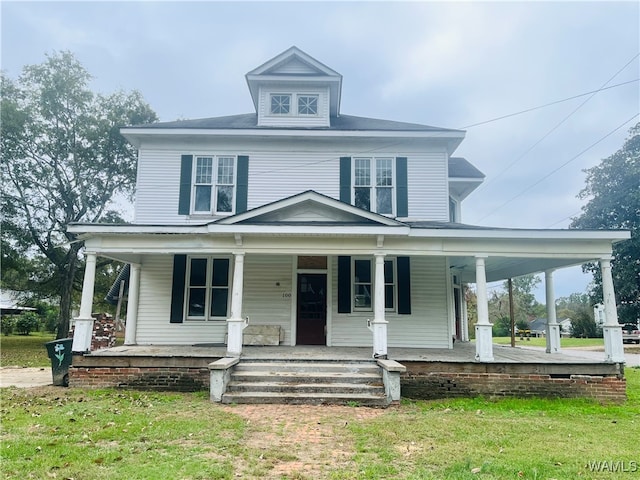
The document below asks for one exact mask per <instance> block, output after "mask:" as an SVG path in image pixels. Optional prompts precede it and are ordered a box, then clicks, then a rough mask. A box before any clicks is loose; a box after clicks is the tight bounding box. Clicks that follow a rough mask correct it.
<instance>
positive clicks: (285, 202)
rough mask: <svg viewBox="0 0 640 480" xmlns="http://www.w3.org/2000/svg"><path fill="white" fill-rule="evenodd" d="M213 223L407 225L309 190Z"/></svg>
mask: <svg viewBox="0 0 640 480" xmlns="http://www.w3.org/2000/svg"><path fill="white" fill-rule="evenodd" d="M213 224H215V225H239V224H252V225H256V224H262V225H264V224H277V225H287V224H290V225H291V224H295V225H302V224H313V225H332V224H333V225H384V226H405V225H406V224H404V223H402V222H399V221H397V220H394V219H392V218H389V217H385V216H384V215H380V214H377V213H373V212H368V211H366V210H362V209H360V208H357V207H354V206H353V205H350V204H348V203H344V202H341V201H339V200H336V199H335V198H331V197H328V196H326V195H322V194H320V193H318V192H315V191H313V190H307V191H305V192H302V193H299V194H296V195H292V196H290V197H287V198H283V199H281V200H277V201H275V202H272V203H268V204H266V205H262V206H260V207H257V208H254V209H252V210H248V211H246V212H243V213H239V214H236V215H232V216H230V217H223V218H221V219H218V220H214V221H213V222H211V223H210V225H213Z"/></svg>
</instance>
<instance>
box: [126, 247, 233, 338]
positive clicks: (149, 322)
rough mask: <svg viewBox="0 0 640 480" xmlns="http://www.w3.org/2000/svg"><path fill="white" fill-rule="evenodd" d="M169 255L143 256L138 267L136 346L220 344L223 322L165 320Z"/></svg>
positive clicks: (168, 299) (224, 330) (168, 308)
mask: <svg viewBox="0 0 640 480" xmlns="http://www.w3.org/2000/svg"><path fill="white" fill-rule="evenodd" d="M172 273H173V256H172V255H162V256H153V257H145V259H144V261H143V262H142V268H141V270H140V297H139V299H140V300H139V306H138V331H137V342H138V344H140V345H148V344H153V345H192V344H195V343H223V342H224V336H225V334H226V333H227V322H225V321H215V322H199V321H188V322H184V323H169V313H170V311H171V283H172Z"/></svg>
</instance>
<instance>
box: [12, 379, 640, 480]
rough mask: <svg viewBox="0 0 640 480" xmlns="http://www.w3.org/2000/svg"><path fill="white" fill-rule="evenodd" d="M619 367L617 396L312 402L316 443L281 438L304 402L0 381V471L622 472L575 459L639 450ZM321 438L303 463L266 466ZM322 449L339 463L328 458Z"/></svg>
mask: <svg viewBox="0 0 640 480" xmlns="http://www.w3.org/2000/svg"><path fill="white" fill-rule="evenodd" d="M625 373H626V375H627V379H628V400H627V401H626V403H625V404H623V405H601V404H599V403H597V402H594V401H590V400H584V399H572V400H571V399H561V400H548V399H502V400H496V401H488V400H486V399H482V398H475V399H459V400H440V401H403V402H402V404H401V405H400V406H399V407H397V408H390V409H388V410H384V411H380V412H379V415H377V416H376V415H374V416H362V415H361V414H362V411H363V409H361V408H346V409H342V410H340V411H338V412H337V413H333V411H330V410H324V412H327V413H326V415H332V417H331V425H332V426H331V430H330V431H329V432H328V433H327V434H326V438H328V439H330V441H329V443H328V444H326V445H325V444H323V443H318V437H317V436H316V437H313V436H311V437H308V438H307V437H305V436H300V435H298V436H297V437H293V438H294V439H293V440H292V442H293V443H287V436H288V435H289V432H291V431H292V428H293V427H292V422H296V421H298V422H300V423H304V421H307V420H308V418H307V416H308V415H310V413H309V410H301V413H300V417H299V418H298V419H297V420H296V419H295V418H292V415H289V414H287V415H280V416H277V417H276V418H273V419H269V420H268V421H266V422H263V423H261V424H260V425H256V423H255V422H251V421H248V420H245V419H242V418H241V417H240V416H239V415H236V414H235V413H233V410H234V409H233V408H231V409H228V408H224V407H222V406H220V405H218V404H212V403H210V402H209V399H208V397H207V394H206V393H195V394H177V393H145V392H132V391H122V390H97V391H96V390H82V389H74V388H70V389H65V388H54V387H47V388H41V389H32V390H31V389H16V388H4V389H0V413H1V415H2V422H1V424H0V468H1V473H2V478H7V479H23V478H74V479H75V480H86V479H94V478H104V479H120V478H127V479H156V478H164V479H234V478H245V479H258V478H283V479H284V478H286V479H292V478H296V479H310V478H320V479H322V478H328V479H341V480H342V479H378V478H393V479H504V478H514V479H516V478H518V479H519V478H524V479H551V478H557V479H560V478H562V479H571V478H584V479H597V478H606V479H628V478H634V475H633V474H631V473H628V472H627V473H620V472H618V473H611V472H606V473H596V472H592V471H590V470H589V468H588V467H587V463H588V462H590V461H592V462H595V461H605V460H606V461H609V462H625V463H624V465H626V466H627V468H629V467H631V466H632V463H631V462H640V458H638V449H637V442H636V441H635V439H637V438H640V369H637V368H636V369H632V368H628V369H626V371H625ZM255 408H256V409H258V412H260V410H259V409H260V408H261V407H260V406H257V407H255ZM293 408H296V407H293ZM317 408H319V409H323V408H326V407H317ZM270 411H271V412H274V410H270ZM276 411H277V410H276ZM292 411H294V410H290V411H289V412H292ZM321 415H324V413H322V414H321ZM335 415H338V416H339V417H338V418H336V417H335ZM321 418H322V417H321ZM320 423H322V424H328V423H329V420H327V419H325V420H318V425H319V424H320ZM313 425H315V423H314V424H313ZM314 438H315V439H314ZM323 438H324V437H323ZM268 439H281V441H282V442H283V443H280V444H279V445H280V447H278V444H277V443H273V442H274V441H275V440H268ZM321 448H326V455H324V456H322V455H320V456H318V457H317V458H319V459H324V460H317V461H318V462H320V461H321V462H322V465H321V466H320V467H319V468H320V469H319V470H316V471H315V472H314V473H313V475H311V474H307V473H305V470H304V469H303V468H301V469H300V470H297V471H293V472H291V471H290V472H289V473H288V474H283V473H282V471H279V470H278V469H277V467H278V466H281V465H283V464H287V463H288V464H295V463H296V462H297V461H298V460H299V456H301V454H300V452H301V451H304V450H314V451H317V450H318V449H321ZM336 451H341V452H343V451H347V452H348V458H349V461H348V462H342V463H340V462H333V461H332V460H331V459H332V458H333V457H332V455H333V454H334V453H335V452H336ZM317 472H322V473H321V474H317Z"/></svg>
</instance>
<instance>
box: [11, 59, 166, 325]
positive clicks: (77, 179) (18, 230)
mask: <svg viewBox="0 0 640 480" xmlns="http://www.w3.org/2000/svg"><path fill="white" fill-rule="evenodd" d="M90 80H91V76H90V74H89V73H88V72H87V70H86V69H85V68H84V67H83V66H82V65H81V64H80V62H79V61H78V60H77V59H76V58H75V57H74V55H73V54H72V53H70V52H60V53H54V54H52V55H48V56H47V57H46V60H45V61H44V62H43V63H42V64H39V65H31V66H26V67H24V69H23V72H22V74H21V75H20V76H19V78H17V79H16V80H12V79H10V78H9V77H8V76H7V75H5V74H3V75H2V105H1V116H2V117H1V121H2V136H1V139H2V140H1V141H2V144H1V147H2V153H1V159H2V183H3V190H4V192H3V193H4V194H3V198H2V242H3V250H5V248H6V250H7V251H8V252H9V253H10V254H11V255H12V256H13V257H12V258H13V259H16V258H19V256H20V255H21V256H23V257H27V258H29V259H30V260H31V261H32V265H34V264H36V263H34V262H38V261H42V260H43V259H46V266H45V267H44V268H41V269H39V271H38V272H37V274H38V275H40V276H44V277H46V278H42V279H41V280H40V281H51V280H52V279H53V280H54V283H55V285H56V287H57V292H58V298H59V302H60V319H59V325H58V330H57V335H58V337H59V338H60V337H65V336H67V332H68V330H69V320H70V317H71V310H72V293H73V289H74V286H76V287H77V286H78V285H79V284H80V283H81V273H82V268H83V262H82V258H81V256H80V254H79V253H80V249H81V248H82V243H81V242H78V241H77V239H76V238H74V237H73V235H71V234H69V233H68V232H67V225H68V224H69V223H72V222H91V223H94V222H108V221H113V220H115V219H118V218H119V216H118V215H117V213H116V212H117V208H114V200H115V199H116V198H118V196H122V198H127V197H129V198H130V197H131V196H132V195H133V192H134V187H135V178H136V151H135V149H134V148H133V147H132V146H131V145H129V144H128V143H127V142H126V141H125V139H124V138H123V137H122V136H121V135H120V133H119V127H121V126H126V125H135V124H141V123H150V122H154V121H156V120H157V118H156V114H155V113H154V112H153V110H152V109H151V108H150V106H149V105H148V104H147V103H146V102H145V101H144V99H143V98H142V96H141V94H140V93H138V92H135V91H134V92H130V93H125V92H117V93H114V94H111V95H101V94H95V93H93V92H92V91H91V90H90V88H89V82H90ZM15 265H16V266H17V267H20V266H21V264H20V262H17V263H15ZM22 266H24V264H22ZM47 267H48V268H47Z"/></svg>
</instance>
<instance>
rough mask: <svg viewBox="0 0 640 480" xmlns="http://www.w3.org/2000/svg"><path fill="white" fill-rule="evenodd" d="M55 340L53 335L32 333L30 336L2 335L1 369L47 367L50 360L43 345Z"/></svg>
mask: <svg viewBox="0 0 640 480" xmlns="http://www.w3.org/2000/svg"><path fill="white" fill-rule="evenodd" d="M54 339H55V335H54V334H52V333H51V334H50V333H41V332H33V333H31V335H9V336H5V335H2V336H1V337H0V365H2V366H3V367H8V366H19V367H47V366H49V367H50V366H51V360H49V357H48V356H47V349H46V348H45V346H44V344H45V343H46V342H49V341H51V340H54Z"/></svg>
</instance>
